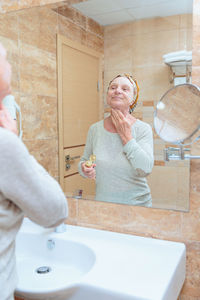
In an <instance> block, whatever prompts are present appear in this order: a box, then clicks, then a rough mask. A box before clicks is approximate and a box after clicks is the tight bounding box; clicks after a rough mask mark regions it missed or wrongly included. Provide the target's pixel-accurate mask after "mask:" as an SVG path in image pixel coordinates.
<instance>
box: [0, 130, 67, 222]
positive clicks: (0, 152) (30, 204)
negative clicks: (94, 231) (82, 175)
mask: <svg viewBox="0 0 200 300" xmlns="http://www.w3.org/2000/svg"><path fill="white" fill-rule="evenodd" d="M0 166H1V176H0V191H1V193H2V194H3V195H4V196H5V197H6V198H7V199H8V200H10V201H11V203H14V204H15V205H16V206H17V207H19V208H20V209H21V210H22V211H23V212H24V214H25V215H26V216H27V217H29V218H30V219H31V220H32V221H34V222H36V223H37V224H40V225H42V226H45V227H53V226H57V225H58V224H60V223H61V222H63V221H64V220H65V219H66V217H67V215H68V206H67V200H66V197H65V195H64V193H63V192H62V190H61V188H60V186H59V184H58V182H57V181H56V180H55V179H54V178H53V177H51V176H50V175H49V174H48V173H47V172H46V171H45V170H44V169H43V168H42V166H41V165H40V164H38V163H37V161H36V160H35V159H33V157H32V156H31V155H30V154H29V152H28V150H27V148H26V147H25V145H24V144H23V143H22V142H21V141H20V139H19V138H18V137H17V136H15V135H13V134H12V133H10V132H9V131H7V130H3V129H1V128H0ZM41 169H43V171H41Z"/></svg>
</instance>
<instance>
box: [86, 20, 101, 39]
mask: <svg viewBox="0 0 200 300" xmlns="http://www.w3.org/2000/svg"><path fill="white" fill-rule="evenodd" d="M86 29H87V31H90V32H92V33H94V34H96V35H98V36H99V37H101V38H103V37H104V27H103V26H101V25H99V24H98V23H97V22H95V21H94V20H93V19H91V18H87V28H86Z"/></svg>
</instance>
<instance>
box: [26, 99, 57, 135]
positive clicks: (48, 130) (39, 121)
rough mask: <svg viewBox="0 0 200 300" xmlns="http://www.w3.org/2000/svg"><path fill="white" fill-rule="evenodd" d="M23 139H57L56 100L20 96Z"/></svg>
mask: <svg viewBox="0 0 200 300" xmlns="http://www.w3.org/2000/svg"><path fill="white" fill-rule="evenodd" d="M20 106H21V110H22V118H23V120H22V122H23V123H22V125H23V136H24V139H25V140H26V139H29V140H30V139H31V140H32V139H34V140H37V139H50V138H57V135H58V129H57V126H58V125H57V98H56V97H50V96H40V95H32V96H31V95H21V100H20Z"/></svg>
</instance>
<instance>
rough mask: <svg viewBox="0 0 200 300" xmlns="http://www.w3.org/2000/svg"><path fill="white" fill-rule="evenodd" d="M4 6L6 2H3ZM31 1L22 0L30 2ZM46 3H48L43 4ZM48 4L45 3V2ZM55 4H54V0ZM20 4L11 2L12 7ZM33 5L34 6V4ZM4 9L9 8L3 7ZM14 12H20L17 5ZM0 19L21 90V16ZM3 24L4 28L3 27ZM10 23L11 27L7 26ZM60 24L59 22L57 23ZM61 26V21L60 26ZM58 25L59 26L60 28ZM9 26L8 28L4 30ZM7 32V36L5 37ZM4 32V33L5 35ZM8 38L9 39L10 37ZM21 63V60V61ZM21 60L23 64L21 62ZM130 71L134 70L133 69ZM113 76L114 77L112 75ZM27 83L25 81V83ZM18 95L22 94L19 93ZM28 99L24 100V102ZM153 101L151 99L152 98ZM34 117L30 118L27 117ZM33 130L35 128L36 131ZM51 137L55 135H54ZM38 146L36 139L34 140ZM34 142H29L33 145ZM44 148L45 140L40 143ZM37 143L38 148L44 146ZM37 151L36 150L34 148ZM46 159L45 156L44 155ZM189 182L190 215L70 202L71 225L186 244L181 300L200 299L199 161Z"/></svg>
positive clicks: (198, 17)
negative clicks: (19, 33)
mask: <svg viewBox="0 0 200 300" xmlns="http://www.w3.org/2000/svg"><path fill="white" fill-rule="evenodd" d="M4 2H5V4H6V3H7V1H6V0H5V1H4ZM27 2H29V4H28V5H30V1H23V0H21V3H27ZM41 2H43V3H44V2H45V0H43V1H41ZM47 2H49V1H48V0H46V3H47ZM53 2H55V1H53ZM16 3H17V1H12V4H13V7H14V4H16ZM32 5H33V4H32ZM4 9H8V10H9V9H10V7H7V6H6V5H5V6H4ZM13 9H18V7H17V5H16V7H14V8H13ZM2 18H3V17H1V18H0V19H1V20H0V24H1V28H4V30H3V29H2V30H1V38H0V39H1V41H2V42H3V41H4V42H5V45H6V47H7V48H8V50H9V57H10V59H11V62H12V65H13V72H14V77H13V88H14V87H15V93H16V94H17V91H18V89H17V88H18V85H19V82H18V80H19V79H20V72H19V68H18V66H19V52H20V51H19V46H18V44H20V42H19V40H18V30H19V26H17V25H16V24H18V23H17V21H16V20H17V19H18V15H17V14H16V13H13V14H10V15H9V16H8V15H7V16H6V18H4V19H2ZM193 20H194V23H193V71H192V77H193V83H195V84H199V85H200V67H199V54H200V38H199V37H200V1H199V0H194V17H193ZM8 21H9V22H10V23H8ZM2 24H4V25H5V27H4V26H3V25H2ZM6 24H9V26H6ZM57 24H58V23H57ZM59 24H60V25H59V26H60V27H61V22H60V23H59ZM57 26H58V25H57ZM6 27H7V29H5V28H6ZM5 30H6V32H7V34H5ZM3 32H4V33H3ZM7 35H8V36H9V37H8V36H7ZM21 60H22V59H21ZM21 60H20V61H21ZM130 71H131V70H130ZM111 75H112V74H111ZM25 81H26V80H25ZM18 93H19V91H18ZM20 98H21V95H20ZM24 100H25V99H24ZM151 101H152V99H151ZM27 117H29V118H32V117H31V116H27ZM33 131H34V129H33ZM51 134H52V133H51ZM34 140H35V141H36V142H35V143H36V144H37V139H36V138H35V137H34ZM32 141H33V140H30V141H29V142H30V144H31V143H32ZM40 143H41V144H42V145H43V147H44V148H45V146H46V143H45V140H40ZM41 144H40V145H39V144H37V147H38V149H39V147H40V146H41ZM34 148H35V147H34ZM193 153H194V154H195V153H198V154H199V153H200V144H199V143H197V144H196V145H195V146H194V147H193ZM44 156H45V155H44ZM190 176H191V182H190V211H189V213H184V212H176V211H170V210H161V209H149V208H144V207H130V206H124V205H119V204H118V205H117V204H111V203H105V202H94V201H86V200H84V201H83V200H77V199H76V200H74V199H68V201H69V208H70V216H69V219H68V222H69V223H71V224H77V225H82V226H86V227H94V228H102V229H106V230H114V231H118V232H124V233H130V234H136V235H140V236H151V237H155V238H162V239H167V240H174V241H180V242H184V243H185V244H186V247H187V270H186V271H187V272H186V281H185V284H184V287H183V289H182V292H181V300H199V299H200V162H199V161H198V160H193V161H192V162H191V171H190Z"/></svg>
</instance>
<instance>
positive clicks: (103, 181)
mask: <svg viewBox="0 0 200 300" xmlns="http://www.w3.org/2000/svg"><path fill="white" fill-rule="evenodd" d="M138 92H139V88H138V85H137V82H136V81H134V80H133V79H132V77H131V76H129V75H126V74H125V75H118V76H117V77H115V78H114V79H113V80H112V81H111V82H110V83H109V86H108V91H107V104H108V105H109V106H110V108H111V114H110V116H109V117H107V118H105V120H102V121H99V122H97V123H95V124H93V125H92V126H91V127H90V129H89V132H88V137H87V142H86V146H85V150H84V154H83V156H82V158H81V160H80V163H79V173H80V174H81V175H82V176H83V177H87V178H91V179H95V178H96V197H95V199H96V200H101V201H108V202H115V203H125V204H133V205H142V206H147V207H151V206H152V199H151V193H150V189H149V186H148V184H147V180H146V178H145V177H146V176H147V175H148V174H150V173H151V171H152V168H153V162H154V159H153V137H152V129H151V127H150V125H148V124H147V123H144V122H142V121H140V120H138V119H136V118H134V117H133V116H132V115H131V112H132V111H133V109H134V107H135V105H136V103H137V98H138ZM92 154H93V155H95V156H96V161H95V164H94V163H93V164H92V165H91V166H90V167H88V166H87V160H88V159H89V157H90V155H92Z"/></svg>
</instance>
